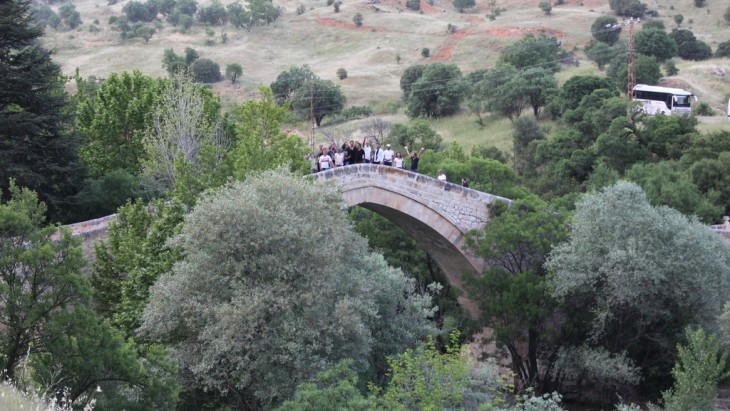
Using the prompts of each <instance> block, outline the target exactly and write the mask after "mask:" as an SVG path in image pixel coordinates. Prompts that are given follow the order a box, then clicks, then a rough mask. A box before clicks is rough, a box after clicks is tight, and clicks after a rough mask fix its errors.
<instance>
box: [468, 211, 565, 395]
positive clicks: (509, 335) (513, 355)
mask: <svg viewBox="0 0 730 411" xmlns="http://www.w3.org/2000/svg"><path fill="white" fill-rule="evenodd" d="M490 214H491V219H490V221H489V222H488V223H487V224H486V225H485V227H484V229H483V230H478V231H472V232H470V233H469V236H468V239H467V245H468V247H469V248H470V249H472V250H474V251H475V252H476V253H477V254H478V255H479V256H481V257H483V258H484V259H485V260H486V262H487V264H488V266H489V267H491V268H490V269H487V270H486V271H485V272H484V273H482V274H481V275H479V276H478V277H474V276H467V277H466V282H467V287H466V289H467V292H468V294H469V296H470V297H472V298H474V299H475V300H476V301H477V304H478V305H479V314H480V317H479V322H480V324H481V325H482V326H485V327H489V328H491V329H492V330H493V333H494V341H495V342H496V344H497V347H500V348H504V349H506V350H507V351H508V352H509V354H510V359H511V365H512V371H513V372H514V373H515V375H516V376H517V378H519V381H520V386H521V387H522V388H523V389H525V388H528V387H532V388H534V389H536V390H537V391H538V392H545V391H548V390H549V388H550V387H551V383H550V378H551V376H550V375H549V371H550V370H551V369H552V368H553V364H552V363H553V362H554V360H555V358H556V352H557V345H556V344H555V343H554V342H553V343H548V342H546V341H544V340H546V339H549V338H550V337H549V336H546V335H545V334H546V333H547V334H548V335H549V334H550V333H551V332H554V331H546V330H547V329H549V328H550V326H549V324H550V323H551V322H552V323H553V324H554V321H555V319H554V318H552V317H554V313H555V306H556V304H555V301H554V300H553V298H552V297H551V296H550V293H549V292H548V289H547V271H546V269H545V268H544V262H545V260H546V259H547V256H548V254H549V253H550V251H551V249H552V247H554V246H555V245H556V244H559V243H561V242H563V241H564V240H565V239H567V237H568V230H567V224H566V216H565V215H564V214H562V213H560V212H558V211H556V210H553V209H551V208H549V207H548V206H547V205H545V204H543V203H542V202H540V201H539V200H537V199H535V198H530V199H525V200H520V201H518V202H516V203H514V204H512V206H510V207H507V206H505V204H504V203H500V202H498V203H495V206H494V207H492V208H491V209H490ZM525 345H526V346H525Z"/></svg>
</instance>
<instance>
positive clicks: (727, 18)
mask: <svg viewBox="0 0 730 411" xmlns="http://www.w3.org/2000/svg"><path fill="white" fill-rule="evenodd" d="M722 17H723V18H724V19H725V22H727V23H730V6H728V7H727V8H726V9H725V13H723V15H722Z"/></svg>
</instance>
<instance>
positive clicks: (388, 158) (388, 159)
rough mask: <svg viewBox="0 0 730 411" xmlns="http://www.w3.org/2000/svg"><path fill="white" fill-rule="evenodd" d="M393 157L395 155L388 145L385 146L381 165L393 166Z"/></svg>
mask: <svg viewBox="0 0 730 411" xmlns="http://www.w3.org/2000/svg"><path fill="white" fill-rule="evenodd" d="M393 157H395V153H394V152H393V150H391V148H390V144H386V145H385V151H383V165H384V166H392V165H393Z"/></svg>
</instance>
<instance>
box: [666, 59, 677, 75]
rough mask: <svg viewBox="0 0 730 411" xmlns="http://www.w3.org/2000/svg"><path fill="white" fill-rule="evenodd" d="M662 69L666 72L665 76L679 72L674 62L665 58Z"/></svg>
mask: <svg viewBox="0 0 730 411" xmlns="http://www.w3.org/2000/svg"><path fill="white" fill-rule="evenodd" d="M664 71H665V72H666V73H667V76H675V75H677V74H678V73H679V69H678V68H677V65H676V64H675V63H674V60H667V61H666V62H665V63H664Z"/></svg>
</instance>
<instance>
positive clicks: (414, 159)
mask: <svg viewBox="0 0 730 411" xmlns="http://www.w3.org/2000/svg"><path fill="white" fill-rule="evenodd" d="M403 148H404V149H405V150H406V154H407V155H408V156H409V157H410V158H411V171H413V172H414V173H417V172H418V162H419V161H420V160H421V153H423V150H425V149H426V147H421V149H420V150H418V152H417V153H416V152H415V151H408V147H406V146H404V147H403Z"/></svg>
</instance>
